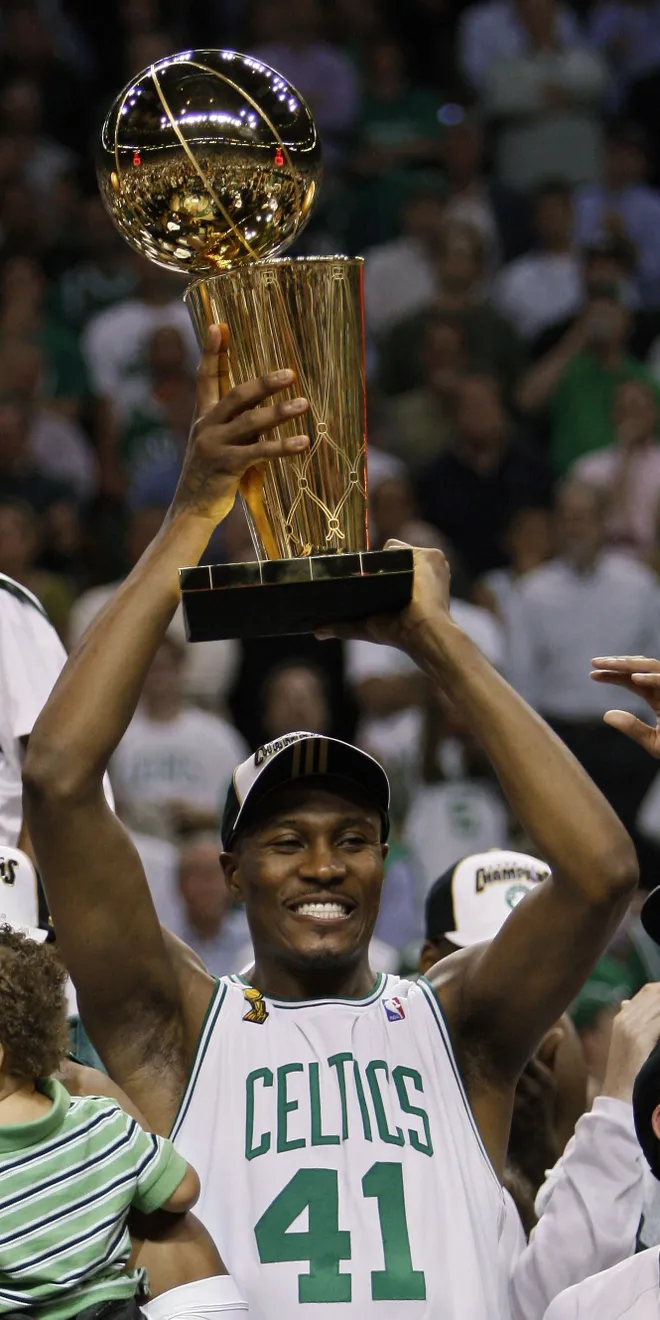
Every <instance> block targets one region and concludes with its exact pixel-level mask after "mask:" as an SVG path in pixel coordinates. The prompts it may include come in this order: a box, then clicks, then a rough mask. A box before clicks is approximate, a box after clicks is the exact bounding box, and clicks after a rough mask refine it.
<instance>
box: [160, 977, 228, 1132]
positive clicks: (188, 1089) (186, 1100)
mask: <svg viewBox="0 0 660 1320" xmlns="http://www.w3.org/2000/svg"><path fill="white" fill-rule="evenodd" d="M226 994H227V986H226V985H223V983H222V981H216V983H215V986H214V989H213V994H212V995H211V998H210V1000H209V1006H208V1008H207V1010H206V1013H205V1014H204V1021H203V1022H202V1026H201V1030H200V1033H199V1037H198V1039H197V1045H196V1046H195V1053H194V1055H193V1061H192V1063H191V1065H190V1072H189V1074H188V1080H187V1082H186V1085H185V1087H184V1091H183V1095H182V1096H181V1102H180V1104H179V1108H178V1109H177V1111H176V1114H175V1116H174V1122H173V1123H172V1127H171V1129H170V1141H174V1138H175V1137H176V1135H177V1133H178V1132H179V1131H180V1128H181V1124H182V1123H183V1120H184V1118H185V1116H186V1114H187V1113H188V1108H189V1106H190V1101H191V1100H192V1095H193V1091H194V1089H195V1083H196V1081H197V1078H198V1077H199V1070H200V1068H201V1066H202V1064H203V1062H204V1057H205V1055H206V1051H207V1049H208V1046H209V1041H210V1039H211V1036H212V1034H213V1028H214V1027H215V1024H216V1022H217V1020H218V1017H219V1014H220V1009H221V1008H222V1005H223V1003H224V1000H225V995H226Z"/></svg>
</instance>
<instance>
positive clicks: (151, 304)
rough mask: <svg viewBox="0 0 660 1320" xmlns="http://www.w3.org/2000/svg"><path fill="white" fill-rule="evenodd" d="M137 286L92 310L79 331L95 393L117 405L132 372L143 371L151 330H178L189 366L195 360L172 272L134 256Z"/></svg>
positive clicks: (190, 330) (187, 319)
mask: <svg viewBox="0 0 660 1320" xmlns="http://www.w3.org/2000/svg"><path fill="white" fill-rule="evenodd" d="M133 262H134V265H135V269H136V272H137V273H138V275H139V279H140V285H139V289H138V291H137V293H136V294H135V296H134V297H133V298H127V299H126V300H125V301H124V302H119V303H115V304H114V306H112V307H107V308H105V310H104V311H102V312H97V313H96V315H95V316H93V317H92V318H91V320H90V321H89V322H88V324H87V326H86V328H85V331H84V333H83V336H82V341H81V342H82V349H83V354H84V356H85V360H86V362H87V367H88V370H89V374H90V377H91V381H92V385H93V388H94V392H95V393H96V394H98V395H100V396H101V397H102V398H105V399H109V400H110V402H111V403H112V405H113V407H116V408H119V409H120V408H121V403H122V400H123V397H124V391H125V390H126V389H128V393H129V395H130V393H131V390H132V389H134V381H135V377H136V376H139V375H143V376H145V377H146V374H147V361H146V347H147V344H148V342H149V340H150V338H151V336H152V335H153V333H154V331H155V330H160V328H161V327H162V326H173V327H174V328H175V329H177V330H178V331H179V332H180V334H181V336H182V338H183V340H184V343H185V344H186V345H187V346H188V352H189V357H190V365H191V368H194V366H195V363H196V360H197V345H196V341H195V334H194V331H193V328H192V323H191V320H190V317H189V315H188V312H187V311H186V308H185V305H184V303H183V301H182V299H181V287H180V284H179V285H178V284H177V279H176V277H172V275H170V274H167V273H166V272H164V271H162V270H161V269H160V268H159V267H158V266H154V265H153V263H152V262H150V261H145V260H144V258H142V257H133Z"/></svg>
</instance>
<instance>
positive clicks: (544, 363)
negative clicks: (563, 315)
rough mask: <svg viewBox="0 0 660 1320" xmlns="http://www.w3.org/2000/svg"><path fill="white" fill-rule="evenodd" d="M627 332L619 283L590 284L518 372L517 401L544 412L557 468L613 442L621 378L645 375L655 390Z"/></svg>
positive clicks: (524, 409)
mask: <svg viewBox="0 0 660 1320" xmlns="http://www.w3.org/2000/svg"><path fill="white" fill-rule="evenodd" d="M630 334H631V317H630V313H629V311H628V309H627V307H626V306H625V305H624V303H623V302H622V301H621V297H620V291H619V288H618V287H617V286H616V285H615V284H597V285H595V284H592V285H591V286H590V287H589V288H588V294H587V302H586V305H585V308H584V311H583V312H582V314H581V315H580V316H579V317H578V319H577V320H576V321H575V323H574V324H572V325H571V326H570V328H569V329H568V330H567V332H566V333H565V334H564V335H563V336H562V338H561V339H560V341H559V343H558V344H556V345H555V347H554V348H552V349H551V350H550V352H548V353H546V354H544V356H543V357H541V358H539V359H538V361H537V362H535V363H534V365H533V366H531V367H530V368H529V370H528V371H527V372H526V374H525V375H524V376H523V378H522V380H521V382H520V387H519V390H518V397H517V402H518V406H519V408H520V410H521V411H522V412H523V413H527V414H531V415H533V414H542V413H543V412H545V415H546V418H547V421H548V423H549V429H550V452H551V455H552V459H553V462H554V464H555V466H556V468H557V470H558V471H559V472H565V471H566V470H567V469H568V468H569V467H570V465H571V464H572V463H574V462H575V460H576V459H577V458H580V457H581V456H582V454H588V453H590V452H591V451H592V450H594V449H604V448H606V447H607V446H609V445H613V444H614V443H615V442H616V433H615V426H614V398H615V394H616V391H617V389H618V387H619V385H620V384H621V382H622V381H625V380H642V381H646V382H647V383H648V384H649V386H650V387H651V388H652V389H653V390H654V391H655V392H656V393H657V392H658V390H657V385H656V384H655V382H654V380H653V377H652V375H651V373H650V372H649V371H648V370H647V368H646V367H645V366H644V363H643V362H641V361H639V359H638V358H636V357H634V356H633V355H632V354H631V352H630V350H629V341H630Z"/></svg>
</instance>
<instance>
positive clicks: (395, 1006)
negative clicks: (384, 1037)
mask: <svg viewBox="0 0 660 1320" xmlns="http://www.w3.org/2000/svg"><path fill="white" fill-rule="evenodd" d="M383 1008H384V1009H385V1015H386V1017H387V1020H388V1022H400V1021H401V1019H402V1018H405V1016H406V1015H405V1013H404V1011H403V1004H402V1003H401V1000H400V999H396V998H395V999H384V1000H383Z"/></svg>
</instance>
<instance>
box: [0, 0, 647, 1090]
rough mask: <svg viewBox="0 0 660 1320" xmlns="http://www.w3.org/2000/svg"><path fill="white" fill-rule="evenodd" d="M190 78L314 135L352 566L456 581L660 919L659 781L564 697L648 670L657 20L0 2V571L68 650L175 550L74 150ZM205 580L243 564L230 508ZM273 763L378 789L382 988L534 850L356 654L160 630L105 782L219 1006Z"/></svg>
mask: <svg viewBox="0 0 660 1320" xmlns="http://www.w3.org/2000/svg"><path fill="white" fill-rule="evenodd" d="M283 16H284V20H285V21H283ZM205 46H206V47H234V48H237V49H239V50H244V51H247V52H250V53H252V54H254V55H256V56H258V57H260V58H262V59H263V60H264V61H265V62H267V63H269V64H271V65H273V66H274V67H275V68H276V69H277V70H278V71H280V72H281V73H282V74H283V75H284V76H286V77H287V78H288V79H289V80H290V81H291V82H292V83H293V84H294V85H295V86H296V87H297V88H298V89H299V90H300V92H301V93H302V94H303V95H304V96H305V97H306V98H307V100H308V102H309V104H310V107H311V109H312V112H313V114H314V116H315V118H316V121H317V124H318V127H319V129H320V133H321V137H322V140H323V144H324V156H325V179H324V186H323V191H322V195H321V199H320V202H319V205H318V208H317V210H316V212H315V215H314V217H313V219H312V221H311V223H310V225H309V227H308V229H307V230H306V231H305V233H304V235H303V236H302V239H301V240H300V241H299V244H298V247H297V248H296V249H294V252H296V251H298V252H303V253H320V254H325V253H330V252H336V251H343V252H346V253H348V254H349V255H353V254H357V253H359V254H363V255H364V257H365V320H366V332H367V359H368V370H369V431H370V454H369V499H370V526H371V542H372V546H373V547H378V546H380V545H382V544H383V543H384V542H385V541H386V540H387V538H388V537H391V536H394V537H399V538H401V539H404V540H407V541H411V542H413V543H416V544H421V545H439V546H441V547H442V548H443V549H444V550H445V552H446V554H447V555H448V557H449V560H450V563H451V565H452V582H453V594H454V606H453V609H454V612H455V614H456V617H457V619H458V620H459V621H460V623H461V625H462V626H463V627H464V628H466V629H467V631H468V632H470V634H471V635H472V636H473V637H474V638H475V640H476V641H477V642H478V643H479V644H480V646H481V647H482V649H483V650H484V651H485V653H486V654H487V655H488V656H489V658H490V659H491V660H492V661H493V662H494V663H495V664H496V665H497V666H498V667H499V668H500V669H501V670H502V671H503V672H504V673H505V674H506V675H507V677H509V678H510V680H511V681H512V682H513V684H514V685H515V686H516V687H517V688H518V689H519V690H520V691H521V692H522V693H523V694H524V695H525V697H526V698H527V699H528V700H529V701H531V703H532V704H533V705H534V706H535V707H536V708H537V709H538V710H539V711H541V712H542V713H543V715H544V716H545V717H546V718H547V719H548V720H549V721H550V722H551V724H552V725H553V726H554V727H555V729H556V730H557V731H558V732H559V733H560V735H561V736H562V738H563V739H564V740H565V741H566V742H567V743H568V745H569V746H570V747H571V749H572V750H573V751H574V753H575V755H576V756H577V757H578V759H579V760H580V761H581V762H582V763H583V764H584V765H585V767H586V768H587V769H588V771H589V773H590V774H591V775H592V777H593V778H594V779H595V781H596V783H597V784H598V785H599V787H601V788H602V789H603V791H604V792H605V793H606V795H607V797H608V798H609V800H610V801H611V802H612V804H613V805H614V806H615V808H616V810H617V811H618V813H619V814H620V816H621V818H622V820H623V821H624V823H625V824H626V826H627V827H628V828H629V829H630V830H631V831H632V833H633V835H634V838H635V841H636V843H637V846H638V851H639V853H640V858H641V862H642V872H643V881H644V883H645V884H646V885H647V886H651V885H652V884H655V883H657V879H658V873H659V870H660V868H659V867H658V862H659V861H660V778H658V779H657V780H655V779H654V774H655V771H654V766H653V762H652V761H651V759H650V758H648V757H645V755H644V753H643V752H642V751H641V749H640V748H638V747H637V746H636V745H635V744H633V743H630V742H627V741H625V740H623V739H622V738H621V737H620V735H619V734H617V733H616V732H615V731H614V730H612V729H611V728H608V727H607V726H605V725H603V723H602V715H603V713H604V711H605V710H606V709H607V706H608V704H611V702H610V700H609V698H608V694H607V690H606V689H603V688H600V687H598V686H597V685H595V684H590V683H589V678H588V671H589V661H590V659H591V657H592V656H594V655H599V654H600V655H604V654H617V653H619V652H625V653H631V652H637V653H640V654H647V655H652V656H653V655H655V656H657V655H658V654H660V582H659V580H658V579H659V575H660V440H659V436H660V431H659V417H658V405H659V403H660V154H659V150H658V143H659V142H660V133H659V131H658V130H659V129H660V4H658V3H656V0H629V2H628V3H623V2H621V3H618V2H617V0H602V2H600V3H599V2H598V0H592V3H589V0H576V3H574V4H572V5H571V4H561V3H557V2H556V0H484V2H482V3H464V2H463V3H461V0H408V3H407V4H406V5H405V6H400V5H396V4H394V3H393V0H392V2H391V3H390V2H389V0H360V4H359V5H355V4H349V3H347V0H326V3H325V4H323V3H322V2H321V0H288V3H287V6H286V10H285V11H284V10H283V7H282V5H281V4H280V3H279V0H199V3H196V4H195V5H191V6H188V7H182V6H175V5H174V4H172V3H168V2H167V0H162V3H160V4H159V3H158V0H123V2H120V3H118V4H116V5H115V6H112V7H107V6H100V7H99V6H94V5H88V4H84V3H83V0H5V3H4V5H3V7H2V13H1V14H0V571H1V572H3V573H6V574H9V575H10V576H11V577H13V578H15V579H16V580H17V581H18V582H20V583H22V584H23V585H25V586H26V587H28V588H29V589H30V590H31V591H32V592H33V593H34V594H36V596H37V597H38V598H39V600H40V601H41V602H42V604H43V606H44V608H45V609H46V611H47V613H48V615H49V616H50V618H51V620H52V621H53V623H54V624H55V626H56V628H57V630H58V632H59V633H60V636H61V637H62V639H63V641H64V643H65V645H67V646H69V647H70V646H71V645H73V644H74V643H75V642H77V641H78V640H79V638H80V637H81V635H82V633H83V632H84V630H85V628H86V626H87V624H88V623H89V621H90V620H91V619H92V618H93V616H94V614H95V613H96V612H97V611H98V610H99V609H100V608H101V607H102V605H103V604H104V603H105V601H106V600H107V599H108V597H109V596H110V594H111V593H112V591H113V589H114V587H115V586H116V584H117V583H118V582H119V581H120V580H121V579H122V577H123V576H124V575H125V574H126V572H127V571H128V570H129V569H130V567H131V565H132V564H134V563H135V562H136V560H137V559H138V558H139V556H140V554H141V553H142V551H143V550H144V548H145V547H146V545H147V544H148V543H149V541H150V539H151V538H152V536H153V535H154V533H155V531H156V530H157V528H158V526H159V525H160V523H161V521H162V519H163V516H164V512H165V510H166V508H167V505H168V503H169V500H170V498H171V495H172V493H173V490H174V487H175V484H176V480H177V474H178V470H179V466H180V461H181V454H182V451H183V447H184V445H185V441H186V436H187V432H188V427H189V423H190V416H191V408H192V401H193V394H194V369H195V360H196V346H195V341H194V336H193V332H192V328H191V324H190V321H189V317H188V313H187V311H186V309H185V307H184V305H183V303H182V301H181V294H182V283H183V281H182V280H180V279H179V278H178V277H176V276H173V275H170V274H168V273H166V272H165V271H162V270H160V269H158V268H157V267H155V266H153V265H150V264H149V263H147V262H146V261H144V260H142V259H141V258H138V257H137V256H136V255H135V254H134V253H132V252H131V251H130V249H129V248H128V247H127V246H126V245H125V244H124V243H123V241H122V240H121V239H120V238H119V236H118V235H117V233H116V232H115V230H114V228H113V226H112V224H111V222H110V221H109V219H108V218H107V216H106V214H105V212H104V210H103V207H102V204H101V201H100V199H99V196H98V192H97V189H96V182H95V173H94V150H95V142H96V139H97V137H98V131H99V126H100V123H101V121H102V119H103V116H104V114H105V112H106V110H107V108H108V105H109V103H110V101H111V99H112V97H113V96H114V95H115V94H116V92H117V91H118V90H119V89H120V87H121V86H122V85H123V84H124V83H125V82H126V81H127V80H128V78H129V77H131V76H132V75H134V74H136V73H137V72H139V71H140V70H141V69H142V68H143V67H145V66H146V65H147V64H149V63H150V62H152V61H154V60H157V59H159V58H161V57H162V56H166V55H168V54H171V53H173V52H175V51H176V50H178V49H181V48H184V47H205ZM207 555H208V557H209V560H210V561H212V562H217V561H219V560H223V559H224V560H226V561H231V562H233V561H238V560H245V559H248V558H253V557H254V551H253V550H252V547H251V543H250V539H249V535H248V532H247V526H246V523H245V519H244V516H243V514H242V511H241V509H240V508H237V509H236V510H235V512H234V514H233V515H232V516H231V518H230V519H229V520H228V522H227V523H226V524H225V525H223V528H222V530H221V533H220V534H219V535H217V536H216V537H214V538H213V541H212V543H211V545H210V546H209V549H208V551H207ZM620 701H621V704H622V705H625V704H626V701H628V708H629V709H631V710H637V709H638V706H639V702H638V699H637V698H635V697H634V696H630V697H629V698H628V697H627V694H626V693H623V694H621V696H620ZM296 728H308V729H313V730H319V731H325V732H328V733H331V734H334V735H337V736H340V737H349V738H355V739H356V740H357V741H358V742H359V743H360V745H362V746H363V747H365V748H366V749H367V750H370V751H373V752H374V753H375V754H376V755H378V757H379V758H380V759H381V760H382V761H383V763H384V764H385V765H386V767H387V769H388V771H389V773H390V775H391V779H392V786H393V816H394V820H395V831H394V837H393V845H392V849H391V853H390V859H389V871H388V878H387V883H386V893H385V900H384V903H383V907H382V910H381V917H380V920H379V926H378V928H377V931H376V935H377V937H378V939H379V941H380V942H381V948H380V950H379V956H380V959H381V964H382V965H383V966H384V967H388V968H395V967H397V966H399V965H401V964H403V965H410V961H411V960H412V961H414V957H415V949H416V947H418V946H419V941H420V939H421V935H422V911H423V903H424V897H425V894H426V892H427V890H428V887H429V885H430V884H431V883H432V881H433V880H434V879H435V878H436V876H437V875H438V874H439V873H440V872H441V871H443V870H444V869H445V867H447V866H449V865H451V864H452V863H453V862H454V861H456V860H457V858H459V857H461V856H463V855H464V854H466V853H472V852H478V851H480V850H482V849H484V848H488V847H491V846H500V847H504V846H507V845H511V844H513V845H515V846H526V845H527V840H525V839H523V838H521V837H520V831H519V830H518V827H517V824H516V822H515V821H513V820H511V819H510V818H509V815H508V813H507V810H506V809H505V806H504V803H503V799H502V797H501V794H500V792H499V789H498V786H497V784H496V783H495V782H494V781H493V779H492V777H491V775H490V772H489V770H488V768H487V766H486V765H485V763H484V761H483V758H482V756H481V753H480V750H479V747H478V746H477V745H476V744H475V743H474V741H473V739H471V738H470V737H469V736H468V735H467V733H466V731H465V729H464V728H463V727H462V725H461V722H460V720H459V718H458V716H457V714H456V712H455V711H454V710H452V709H450V708H449V707H448V706H439V705H438V704H437V700H432V699H431V697H430V695H429V692H428V689H427V685H426V682H425V680H424V677H423V675H422V674H421V673H420V672H419V671H418V670H417V669H416V668H415V666H414V665H413V664H412V662H411V661H410V660H409V659H408V658H407V657H406V656H404V655H402V654H400V653H398V652H394V651H390V650H389V649H387V648H383V647H377V646H373V645H371V644H369V643H361V642H356V643H349V644H346V645H344V646H342V644H341V643H339V642H330V643H324V644H321V643H319V642H316V641H315V640H314V639H313V638H283V639H278V640H276V641H275V640H270V641H264V640H260V641H258V642H253V641H250V642H245V643H240V642H238V641H237V642H218V643H205V644H203V645H200V646H197V647H190V648H186V646H185V638H184V631H183V623H182V619H181V617H180V616H177V617H176V618H175V621H174V623H173V625H172V628H171V630H170V634H169V637H168V641H167V644H166V645H165V646H164V647H163V648H162V650H161V652H160V653H159V655H158V657H157V660H156V663H155V665H154V667H153V670H152V673H151V675H150V678H149V681H148V685H147V688H146V689H145V693H144V699H143V702H142V705H141V707H140V710H139V712H138V714H137V715H136V717H135V720H134V722H133V724H132V725H131V728H130V729H129V732H128V734H127V736H126V738H125V739H124V741H123V742H122V744H121V745H120V747H119V749H118V751H117V753H116V756H115V758H114V766H113V783H114V789H115V794H116V797H117V802H118V806H119V809H120V811H121V813H122V815H123V817H124V819H125V820H126V822H127V823H128V825H129V826H130V828H131V829H132V831H133V832H134V837H135V838H136V841H137V842H138V846H139V848H140V851H141V854H142V856H143V859H144V861H145V866H146V868H147V871H148V874H149V877H150V881H151V883H152V886H153V891H154V895H155V897H156V903H157V906H158V908H159V911H160V912H161V913H162V916H163V920H164V921H165V922H166V924H167V925H169V926H170V927H171V928H172V929H173V930H175V932H176V933H178V934H180V935H181V936H182V937H183V938H185V939H186V940H187V941H188V942H189V943H191V944H192V945H193V947H195V948H196V949H197V951H198V952H199V953H200V954H201V956H202V957H203V958H204V961H205V962H206V963H207V964H208V966H209V968H210V970H211V971H213V972H217V973H223V972H226V971H233V970H235V969H236V966H237V960H238V961H239V962H240V959H241V958H243V957H245V958H246V959H247V958H248V957H249V946H247V941H248V936H247V928H246V927H245V925H244V923H243V919H242V918H241V917H240V916H239V915H238V914H237V913H235V912H233V911H231V910H230V905H229V900H228V896H227V894H226V892H225V891H224V889H223V886H222V882H221V879H220V873H219V870H218V866H217V834H218V808H219V804H220V803H221V802H222V800H223V796H224V792H225V789H226V785H227V781H228V778H229V777H230V775H231V771H232V768H233V766H234V765H235V764H236V762H238V761H239V760H241V759H242V757H243V756H244V755H245V754H246V748H249V747H252V748H253V747H256V746H257V745H259V744H260V743H261V742H263V741H265V740H267V739H270V738H273V737H277V736H279V735H281V734H283V733H286V732H288V731H290V730H292V729H296ZM640 938H641V936H640V935H639V932H638V931H637V930H636V928H635V923H634V920H633V922H632V925H631V928H630V930H629V931H627V932H626V934H625V938H622V940H621V942H620V943H621V948H617V949H615V950H614V953H613V958H614V970H613V969H612V967H606V968H605V970H604V972H603V977H604V981H603V985H604V986H605V989H604V990H603V989H602V986H601V988H600V989H599V990H598V993H597V995H596V1001H595V1002H596V1004H597V1006H598V1005H601V1006H602V1001H603V996H604V998H605V1000H606V1002H607V1004H608V1006H609V1005H611V1004H613V1003H618V1002H620V999H621V998H623V997H625V995H626V994H627V993H629V992H630V993H632V992H633V991H634V990H635V989H636V988H638V985H639V984H641V982H642V981H643V980H644V979H645V978H646V975H647V974H649V973H648V969H647V970H646V971H644V970H643V968H642V961H643V960H641V961H640V958H639V957H638V964H639V965H637V964H635V957H636V956H637V954H638V953H639V950H638V944H639V939H640ZM246 946H247V952H246ZM636 949H637V954H636V953H635V950H636ZM647 952H648V951H647ZM598 975H600V973H598ZM608 977H609V980H608ZM599 985H600V982H599ZM601 991H602V993H601ZM598 995H600V999H599V998H598ZM617 997H618V998H617ZM591 1002H592V1001H591V1000H589V999H588V995H587V997H586V998H585V999H584V1001H583V1003H582V1006H581V1009H580V1012H581V1013H582V1018H581V1019H580V1021H581V1022H582V1023H583V1025H584V1023H586V1024H587V1025H586V1026H585V1028H584V1029H585V1031H588V1030H589V1029H590V1028H591V1026H593V1024H594V1021H595V1018H596V1017H597V1014H595V1010H593V1011H592V1009H589V1003H591ZM599 1011H600V1009H599ZM585 1015H586V1016H585ZM594 1067H596V1064H594Z"/></svg>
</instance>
